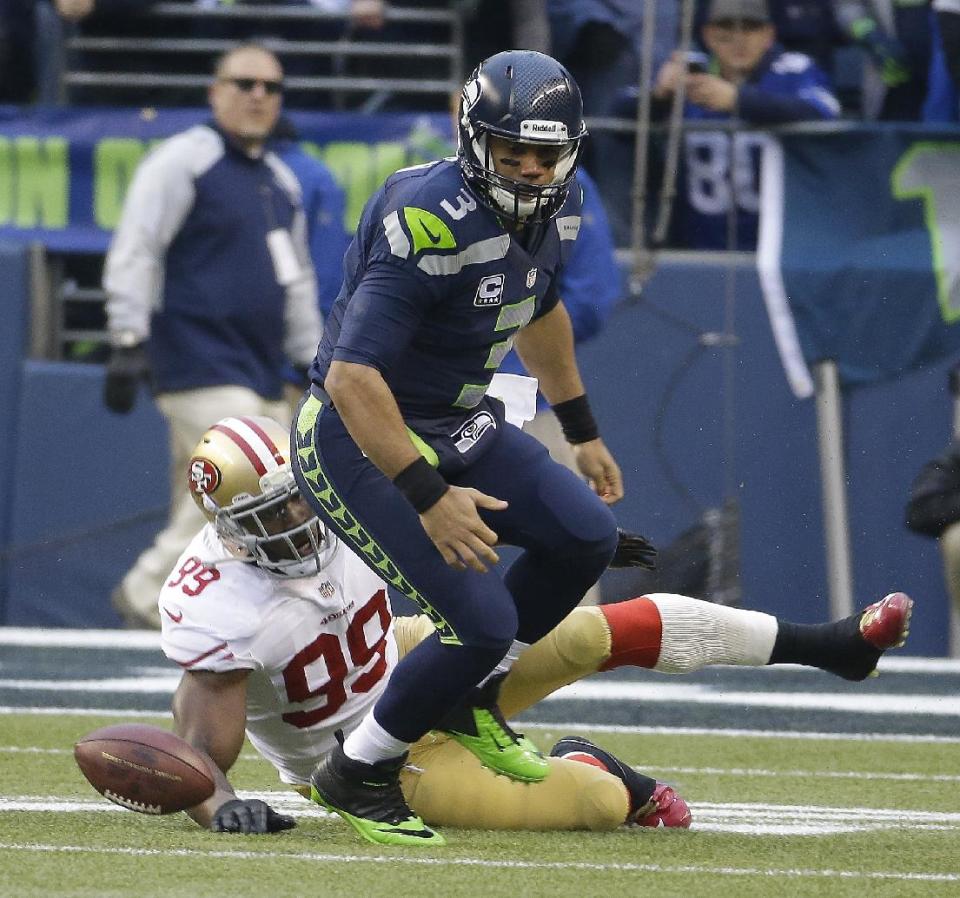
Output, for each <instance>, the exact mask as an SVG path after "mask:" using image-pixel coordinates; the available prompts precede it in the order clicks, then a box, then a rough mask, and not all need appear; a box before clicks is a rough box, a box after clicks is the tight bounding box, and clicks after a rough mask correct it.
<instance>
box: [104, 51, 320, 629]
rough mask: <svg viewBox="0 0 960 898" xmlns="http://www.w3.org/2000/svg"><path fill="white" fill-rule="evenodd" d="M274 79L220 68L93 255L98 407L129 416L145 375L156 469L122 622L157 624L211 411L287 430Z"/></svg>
mask: <svg viewBox="0 0 960 898" xmlns="http://www.w3.org/2000/svg"><path fill="white" fill-rule="evenodd" d="M282 78H283V70H282V68H281V67H280V63H279V61H278V60H277V58H276V57H275V56H274V55H273V54H272V53H270V52H269V51H267V50H265V49H263V48H262V47H259V46H256V45H249V44H248V45H243V46H240V47H238V48H235V49H233V50H231V51H230V52H228V53H227V54H225V55H224V56H223V57H221V59H220V60H219V61H218V63H217V65H216V68H215V77H214V81H213V83H212V84H211V86H210V89H209V102H210V106H211V108H212V110H213V121H212V122H210V123H209V124H205V125H198V126H196V127H194V128H191V129H189V130H187V131H184V132H182V133H180V134H177V135H175V136H173V137H171V138H169V139H168V140H166V141H164V142H163V143H161V144H160V145H159V146H157V147H156V148H155V149H154V150H153V151H152V152H151V153H150V154H149V155H148V156H147V157H146V158H145V159H144V161H143V162H142V163H141V165H140V166H139V168H138V169H137V171H136V173H135V175H134V178H133V181H132V183H131V185H130V189H129V191H128V193H127V196H126V199H125V201H124V207H123V213H122V216H121V220H120V223H119V225H118V226H117V229H116V232H115V233H114V236H113V241H112V243H111V246H110V250H109V252H108V254H107V259H106V263H105V266H104V288H105V290H106V292H107V317H108V327H109V331H110V338H111V344H112V351H111V356H110V361H109V363H108V366H107V377H106V382H105V389H104V401H105V402H106V405H107V406H108V407H109V408H110V409H111V410H112V411H115V412H118V413H121V414H124V413H127V412H129V411H130V410H131V408H132V407H133V405H134V402H135V399H136V393H137V389H138V385H139V383H140V381H142V380H143V379H145V378H147V377H149V378H150V380H151V383H152V387H153V391H154V393H155V398H156V402H157V405H158V407H159V409H160V411H161V412H162V414H163V415H164V417H165V418H166V419H167V424H168V426H169V435H170V455H171V461H172V467H171V481H172V484H171V510H170V518H169V521H168V523H167V526H166V528H165V529H164V530H163V531H162V532H161V533H160V534H159V535H158V536H157V538H156V540H155V542H154V544H153V545H152V546H151V547H150V548H148V549H147V550H146V551H145V552H144V553H143V554H142V555H141V556H140V558H139V559H138V560H137V562H136V564H135V565H134V567H133V568H132V569H131V570H130V571H129V572H128V573H127V574H126V576H125V577H124V578H123V581H122V582H121V583H120V585H119V586H118V587H117V589H116V590H115V591H114V594H113V601H114V605H115V607H116V608H117V610H118V611H120V613H121V614H122V615H123V617H124V620H125V622H126V623H127V625H128V626H153V627H156V626H159V619H158V617H157V614H156V597H157V595H158V593H159V590H160V586H161V585H162V581H163V578H164V577H165V576H166V574H167V573H168V572H169V570H170V568H171V566H172V565H173V563H174V561H175V560H176V559H177V557H178V556H179V554H180V553H181V552H182V551H183V547H184V546H185V545H186V544H187V542H189V540H190V539H191V538H192V537H193V535H194V533H196V531H197V530H198V529H199V527H200V526H202V524H203V517H202V515H201V514H200V513H199V511H198V510H197V508H196V506H195V505H194V503H193V501H192V499H190V498H189V496H188V495H187V494H185V493H184V492H183V489H182V488H181V481H182V476H183V474H182V472H183V471H184V470H186V468H187V466H188V464H189V459H190V453H191V452H192V451H193V447H194V446H195V445H196V443H197V441H198V440H199V438H200V436H201V435H202V434H203V432H204V431H205V430H206V429H207V427H208V426H209V423H210V421H212V420H217V419H219V418H221V417H223V415H225V414H227V415H235V416H245V415H268V416H271V417H276V418H278V419H279V420H286V421H289V420H290V417H291V413H292V408H290V407H289V406H288V405H287V404H285V403H284V402H283V401H282V397H283V383H284V370H285V365H286V364H287V361H288V360H289V362H292V363H293V364H294V365H295V366H301V368H303V369H304V370H305V366H306V365H308V364H309V363H310V360H311V359H312V358H313V355H314V353H315V351H316V347H317V343H318V341H319V337H320V316H319V311H318V307H317V293H316V283H315V281H314V278H313V274H312V266H311V265H310V260H309V253H308V249H307V242H306V222H305V220H304V213H303V208H302V205H301V200H300V189H299V186H298V184H297V180H296V177H295V176H294V174H293V172H291V171H290V169H289V168H288V167H287V166H286V165H285V164H284V163H283V162H281V161H280V160H279V159H278V158H277V156H276V155H275V154H274V153H272V152H269V151H266V149H265V145H266V142H267V139H268V137H269V135H270V133H271V132H272V131H273V129H274V126H275V125H276V123H277V119H278V117H279V114H280V106H281V91H282ZM206 473H207V474H209V476H211V477H216V476H219V475H218V474H217V472H215V471H213V472H206Z"/></svg>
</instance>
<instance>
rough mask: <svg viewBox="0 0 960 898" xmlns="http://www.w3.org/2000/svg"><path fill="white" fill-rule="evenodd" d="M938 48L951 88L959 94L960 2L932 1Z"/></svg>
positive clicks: (951, 0) (958, 0)
mask: <svg viewBox="0 0 960 898" xmlns="http://www.w3.org/2000/svg"><path fill="white" fill-rule="evenodd" d="M933 9H934V11H935V12H936V16H937V24H938V26H939V29H940V47H941V49H942V51H943V56H944V60H945V62H946V67H947V71H948V72H949V74H950V80H951V81H952V82H953V88H954V90H956V91H957V92H958V93H960V0H933Z"/></svg>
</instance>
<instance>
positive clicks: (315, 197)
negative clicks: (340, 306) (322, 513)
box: [270, 115, 350, 399]
mask: <svg viewBox="0 0 960 898" xmlns="http://www.w3.org/2000/svg"><path fill="white" fill-rule="evenodd" d="M298 141H299V135H298V134H297V129H296V126H295V125H294V124H293V122H292V121H291V120H290V119H289V118H288V117H287V116H284V115H282V116H280V119H279V121H278V122H277V125H276V127H275V128H274V129H273V134H272V135H271V139H270V149H271V150H273V151H274V152H275V153H276V154H277V155H278V156H279V157H280V158H281V159H282V160H283V162H285V163H286V164H287V165H288V166H289V167H290V170H291V171H292V172H293V173H294V174H295V175H296V176H297V181H299V182H300V190H301V193H302V195H303V211H304V213H305V214H306V218H307V242H308V245H309V247H310V258H311V259H312V260H313V270H314V273H315V274H316V277H317V294H318V297H319V301H320V310H321V312H322V313H323V315H324V316H326V315H327V313H329V311H330V308H331V306H332V305H333V302H334V300H335V299H336V298H337V294H338V293H339V292H340V282H341V281H342V280H343V254H344V253H345V252H346V251H347V246H348V245H349V243H350V235H349V234H348V233H347V231H346V230H345V229H344V226H343V218H344V214H345V211H346V205H347V196H346V193H345V192H344V190H343V188H342V187H341V186H340V185H339V184H338V183H337V181H336V178H334V176H333V173H332V172H331V171H330V169H329V168H327V167H326V165H324V164H323V162H321V161H320V160H319V159H318V158H317V157H316V156H312V155H311V154H310V153H308V152H307V151H306V150H304V149H303V147H302V146H300V143H299V142H298ZM301 386H302V385H301ZM299 392H300V393H302V392H303V390H302V389H300V391H299ZM297 398H298V399H299V395H298V397H297Z"/></svg>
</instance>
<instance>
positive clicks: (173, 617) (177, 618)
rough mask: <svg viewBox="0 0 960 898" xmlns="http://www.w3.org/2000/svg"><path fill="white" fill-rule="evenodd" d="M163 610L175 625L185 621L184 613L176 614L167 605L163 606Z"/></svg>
mask: <svg viewBox="0 0 960 898" xmlns="http://www.w3.org/2000/svg"><path fill="white" fill-rule="evenodd" d="M163 610H164V611H165V612H166V613H167V617H169V618H170V620H172V621H173V622H174V623H175V624H179V623H180V621H182V620H183V612H182V611H181V612H180V613H179V614H174V613H173V612H172V611H171V610H170V609H169V608H167V606H166V605H164V606H163Z"/></svg>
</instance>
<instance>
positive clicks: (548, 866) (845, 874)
mask: <svg viewBox="0 0 960 898" xmlns="http://www.w3.org/2000/svg"><path fill="white" fill-rule="evenodd" d="M0 851H33V852H50V853H63V854H109V855H129V856H135V857H193V858H220V859H224V860H243V861H254V862H255V863H256V862H262V861H263V860H264V858H271V859H278V860H290V861H308V862H311V863H328V864H358V863H368V864H407V865H414V866H422V867H487V868H490V869H506V870H589V871H597V872H604V871H607V870H624V871H629V872H638V873H666V874H674V875H676V874H690V875H694V876H702V875H704V874H706V875H712V876H759V877H763V878H765V879H776V878H780V877H783V878H789V879H834V878H840V879H866V880H894V881H905V882H958V881H960V873H923V872H919V873H902V872H899V871H894V870H891V871H870V872H864V871H861V870H830V869H824V870H812V869H803V868H794V869H784V870H769V869H762V868H759V867H708V866H697V865H695V864H684V865H679V864H677V865H665V864H629V863H626V864H601V863H592V864H591V863H586V862H583V861H538V862H534V861H498V860H490V859H488V858H478V857H459V858H451V857H446V858H439V857H406V856H400V855H386V854H384V855H366V856H365V855H356V854H355V855H351V854H321V853H319V852H311V853H306V854H304V853H301V852H289V851H198V850H196V849H189V848H159V849H158V848H94V847H90V846H86V845H49V844H43V843H37V842H34V843H30V842H0Z"/></svg>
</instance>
